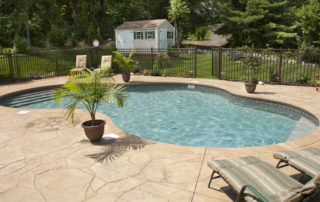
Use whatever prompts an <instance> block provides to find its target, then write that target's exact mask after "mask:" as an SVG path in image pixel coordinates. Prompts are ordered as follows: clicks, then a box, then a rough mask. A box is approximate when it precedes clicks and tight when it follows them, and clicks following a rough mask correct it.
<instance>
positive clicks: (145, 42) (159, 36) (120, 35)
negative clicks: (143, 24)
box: [115, 20, 174, 49]
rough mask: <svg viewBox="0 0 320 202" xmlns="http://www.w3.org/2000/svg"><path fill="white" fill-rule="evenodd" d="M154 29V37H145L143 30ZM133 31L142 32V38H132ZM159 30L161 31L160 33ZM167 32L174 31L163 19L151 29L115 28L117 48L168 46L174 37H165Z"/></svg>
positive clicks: (172, 42)
mask: <svg viewBox="0 0 320 202" xmlns="http://www.w3.org/2000/svg"><path fill="white" fill-rule="evenodd" d="M146 31H154V32H155V38H154V39H146V38H145V32H146ZM134 32H143V34H144V35H143V39H134ZM160 32H161V33H160ZM167 32H173V33H174V27H173V26H172V25H171V24H170V23H169V21H167V20H165V21H164V22H163V23H162V24H160V25H159V26H158V27H157V28H153V29H134V30H115V35H116V48H117V49H150V48H154V49H158V48H170V47H172V46H173V45H174V39H167Z"/></svg>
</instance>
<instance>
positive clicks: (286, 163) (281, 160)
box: [276, 159, 289, 168]
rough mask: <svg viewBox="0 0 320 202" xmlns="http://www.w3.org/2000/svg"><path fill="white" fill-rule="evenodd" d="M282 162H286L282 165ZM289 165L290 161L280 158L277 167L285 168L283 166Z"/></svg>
mask: <svg viewBox="0 0 320 202" xmlns="http://www.w3.org/2000/svg"><path fill="white" fill-rule="evenodd" d="M281 163H284V164H283V165H280V164H281ZM288 165H289V164H288V161H285V160H283V159H280V161H279V162H278V164H277V166H276V168H283V167H286V166H288Z"/></svg>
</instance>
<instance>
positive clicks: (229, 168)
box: [208, 156, 303, 202]
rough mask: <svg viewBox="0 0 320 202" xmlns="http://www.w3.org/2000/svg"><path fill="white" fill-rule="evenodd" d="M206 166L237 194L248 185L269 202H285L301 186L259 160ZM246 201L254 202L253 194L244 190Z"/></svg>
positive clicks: (250, 159)
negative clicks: (215, 172)
mask: <svg viewBox="0 0 320 202" xmlns="http://www.w3.org/2000/svg"><path fill="white" fill-rule="evenodd" d="M208 166H209V167H210V168H212V169H213V170H214V171H217V172H218V173H219V174H220V176H221V177H222V178H223V179H224V180H225V181H226V182H227V183H229V184H230V185H231V186H232V187H233V188H234V189H235V190H236V191H237V192H240V190H241V188H242V187H243V186H244V185H246V184H250V185H252V186H253V187H254V188H255V189H257V190H258V191H259V192H260V193H261V194H262V195H263V196H264V197H266V198H267V199H268V200H269V201H275V202H276V201H285V200H287V197H288V196H290V197H291V198H292V197H294V195H295V193H297V192H299V191H297V190H300V189H301V188H302V187H303V185H302V184H300V183H299V182H297V181H295V180H293V179H292V178H290V177H289V176H287V175H285V174H284V173H282V172H281V171H279V170H278V169H276V168H274V167H273V166H271V165H270V164H268V163H265V162H263V161H261V160H260V159H258V158H256V157H253V156H248V157H243V158H238V159H233V160H209V161H208ZM246 192H247V193H249V194H248V196H247V197H245V199H246V200H247V201H256V200H257V199H256V198H255V197H254V194H253V193H252V192H250V191H249V190H246Z"/></svg>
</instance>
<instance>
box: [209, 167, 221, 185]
mask: <svg viewBox="0 0 320 202" xmlns="http://www.w3.org/2000/svg"><path fill="white" fill-rule="evenodd" d="M215 173H217V174H218V176H215V177H214V174H215ZM219 177H220V175H219V173H218V172H216V171H214V170H213V171H212V173H211V177H210V180H209V184H208V188H210V186H211V181H212V180H213V179H217V178H219Z"/></svg>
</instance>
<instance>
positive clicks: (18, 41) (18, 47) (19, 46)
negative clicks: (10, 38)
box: [14, 37, 28, 53]
mask: <svg viewBox="0 0 320 202" xmlns="http://www.w3.org/2000/svg"><path fill="white" fill-rule="evenodd" d="M14 49H15V51H16V52H18V53H25V52H27V49H28V42H27V40H26V39H25V38H21V37H16V38H15V40H14Z"/></svg>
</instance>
